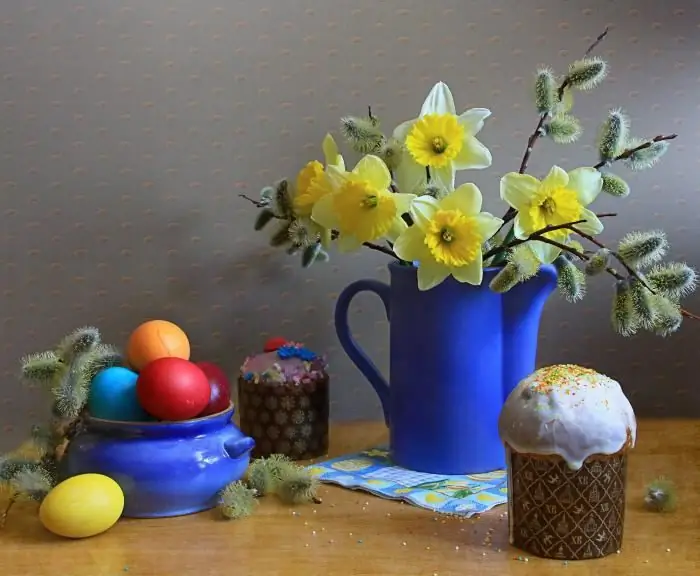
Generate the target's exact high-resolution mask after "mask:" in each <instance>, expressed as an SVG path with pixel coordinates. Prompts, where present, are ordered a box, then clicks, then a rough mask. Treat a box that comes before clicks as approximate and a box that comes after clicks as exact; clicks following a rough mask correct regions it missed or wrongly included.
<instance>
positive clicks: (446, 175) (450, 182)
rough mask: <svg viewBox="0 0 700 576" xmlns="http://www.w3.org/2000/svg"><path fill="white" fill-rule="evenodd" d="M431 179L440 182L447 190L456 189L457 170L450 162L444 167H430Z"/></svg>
mask: <svg viewBox="0 0 700 576" xmlns="http://www.w3.org/2000/svg"><path fill="white" fill-rule="evenodd" d="M430 179H431V180H434V181H436V182H438V183H439V184H440V185H441V186H442V187H443V188H445V189H446V190H454V187H455V171H454V168H453V167H452V166H451V165H450V164H448V165H447V166H443V167H442V168H433V167H431V168H430Z"/></svg>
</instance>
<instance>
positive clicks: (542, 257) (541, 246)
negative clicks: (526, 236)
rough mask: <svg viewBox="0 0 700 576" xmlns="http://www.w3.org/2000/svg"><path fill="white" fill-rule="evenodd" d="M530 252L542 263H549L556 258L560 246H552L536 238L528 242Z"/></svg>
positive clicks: (559, 251)
mask: <svg viewBox="0 0 700 576" xmlns="http://www.w3.org/2000/svg"><path fill="white" fill-rule="evenodd" d="M528 244H529V246H530V249H531V250H532V253H533V254H534V255H535V257H536V258H537V259H538V260H539V261H540V262H542V264H551V263H552V262H554V261H555V260H556V259H557V256H559V254H560V253H561V248H557V247H556V246H552V245H551V244H547V243H545V242H538V241H537V240H531V241H530V242H528Z"/></svg>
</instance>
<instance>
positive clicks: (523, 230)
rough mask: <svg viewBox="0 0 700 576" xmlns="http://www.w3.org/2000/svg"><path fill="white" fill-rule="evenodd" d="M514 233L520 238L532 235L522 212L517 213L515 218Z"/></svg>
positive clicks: (523, 238)
mask: <svg viewBox="0 0 700 576" xmlns="http://www.w3.org/2000/svg"><path fill="white" fill-rule="evenodd" d="M513 235H514V236H515V237H516V238H517V239H518V240H525V238H527V237H528V236H529V235H530V231H529V230H528V228H527V226H525V224H524V222H523V219H522V218H521V213H520V212H518V213H517V214H516V215H515V219H514V220H513Z"/></svg>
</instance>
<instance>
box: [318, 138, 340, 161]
mask: <svg viewBox="0 0 700 576" xmlns="http://www.w3.org/2000/svg"><path fill="white" fill-rule="evenodd" d="M321 148H322V149H323V156H324V158H325V161H326V166H330V165H337V164H338V156H339V155H340V153H339V151H338V145H337V144H336V143H335V140H334V139H333V136H331V135H330V134H326V136H325V137H324V138H323V143H322V144H321Z"/></svg>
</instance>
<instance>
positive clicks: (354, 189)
mask: <svg viewBox="0 0 700 576" xmlns="http://www.w3.org/2000/svg"><path fill="white" fill-rule="evenodd" d="M327 175H328V181H329V183H330V184H331V188H332V191H331V193H329V194H325V195H324V196H322V197H321V198H320V199H319V200H318V201H317V202H316V203H315V204H314V207H313V211H312V213H311V218H312V219H313V220H314V222H316V223H318V224H319V225H320V226H322V227H323V228H325V229H327V230H337V231H338V232H339V236H338V248H339V249H340V250H341V251H344V252H349V251H351V250H355V249H357V248H359V247H360V246H361V245H362V244H363V243H364V242H371V241H373V240H377V239H379V238H387V239H389V240H394V239H395V238H396V237H397V236H398V235H399V234H401V232H403V230H405V229H406V227H407V226H406V223H405V222H404V221H403V219H402V218H401V215H402V214H404V213H406V212H408V209H409V206H410V204H411V201H412V200H413V199H414V198H415V196H414V195H413V194H394V193H393V192H391V191H390V190H389V186H390V185H391V174H389V169H388V168H387V167H386V164H384V162H382V161H381V159H379V158H378V157H377V156H372V155H368V156H365V157H364V158H362V159H361V160H360V161H359V162H358V163H357V166H355V168H353V170H352V172H346V171H345V170H343V169H342V168H340V167H338V166H333V165H331V166H329V167H328V171H327Z"/></svg>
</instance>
